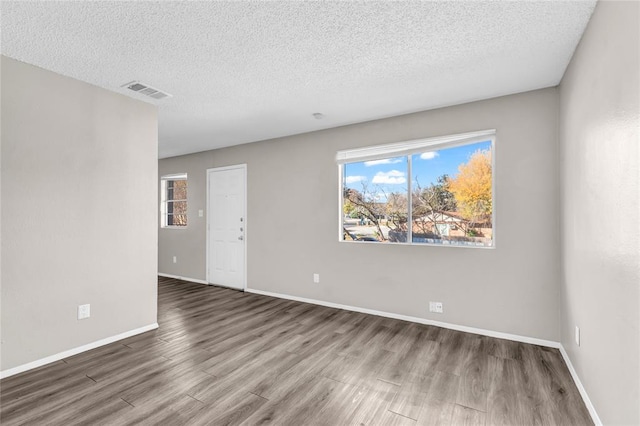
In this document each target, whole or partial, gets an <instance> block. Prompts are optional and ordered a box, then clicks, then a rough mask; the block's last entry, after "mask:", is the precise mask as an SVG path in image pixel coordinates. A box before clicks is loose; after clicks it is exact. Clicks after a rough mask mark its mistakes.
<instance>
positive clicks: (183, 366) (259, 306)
mask: <svg viewBox="0 0 640 426" xmlns="http://www.w3.org/2000/svg"><path fill="white" fill-rule="evenodd" d="M158 299H159V313H158V315H159V324H160V328H159V329H158V330H155V331H151V332H148V333H145V334H142V335H139V336H134V337H131V338H128V339H125V340H122V341H119V342H116V343H113V344H110V345H107V346H103V347H101V348H98V349H95V350H92V351H89V352H85V353H82V354H79V355H76V356H73V357H70V358H67V359H64V360H62V361H58V362H56V363H53V364H50V365H48V366H45V367H41V368H39V369H36V370H32V371H29V372H26V373H23V374H20V375H17V376H13V377H9V378H7V379H4V380H2V381H1V382H0V398H1V410H0V421H1V423H2V424H3V425H18V424H19V425H22V424H28V425H97V424H104V425H133V424H148V425H155V424H158V425H204V424H210V425H237V424H246V425H257V424H275V425H361V424H364V425H369V424H376V425H537V424H540V425H587V424H593V423H592V422H591V419H590V417H589V414H588V412H587V409H586V408H585V406H584V403H583V402H582V400H581V398H580V395H579V393H578V390H577V389H576V386H575V385H574V383H573V381H572V379H571V376H570V374H569V371H568V370H567V367H566V365H565V364H564V361H563V360H562V357H561V355H560V353H559V351H558V350H556V349H550V348H544V347H539V346H533V345H528V344H523V343H516V342H512V341H507V340H501V339H495V338H490V337H485V336H479V335H474V334H468V333H462V332H458V331H453V330H449V329H443V328H438V327H432V326H425V325H420V324H414V323H409V322H404V321H399V320H393V319H388V318H383V317H377V316H372V315H366V314H360V313H354V312H348V311H343V310H340V309H332V308H325V307H321V306H315V305H309V304H304V303H299V302H293V301H287V300H281V299H276V298H271V297H266V296H259V295H254V294H249V293H241V292H236V291H233V290H228V289H223V288H217V287H211V286H204V285H199V284H192V283H187V282H183V281H179V280H174V279H166V278H160V279H159V295H158Z"/></svg>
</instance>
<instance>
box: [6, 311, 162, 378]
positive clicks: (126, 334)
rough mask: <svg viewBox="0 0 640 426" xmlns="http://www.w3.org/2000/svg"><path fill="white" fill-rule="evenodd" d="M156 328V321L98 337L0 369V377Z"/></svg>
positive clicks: (31, 368)
mask: <svg viewBox="0 0 640 426" xmlns="http://www.w3.org/2000/svg"><path fill="white" fill-rule="evenodd" d="M156 328H158V323H157V322H156V323H153V324H149V325H146V326H144V327H140V328H136V329H133V330H129V331H125V332H124V333H120V334H116V335H115V336H111V337H107V338H105V339H100V340H97V341H95V342H92V343H88V344H86V345H82V346H78V347H77V348H73V349H69V350H66V351H63V352H60V353H57V354H55V355H51V356H48V357H45V358H41V359H38V360H36V361H32V362H28V363H26V364H22V365H19V366H17V367H13V368H10V369H8V370H4V371H0V379H4V378H5V377H10V376H14V375H16V374H19V373H23V372H25V371H28V370H33V369H34V368H38V367H42V366H43V365H47V364H51V363H52V362H56V361H60V360H61V359H64V358H68V357H70V356H73V355H77V354H79V353H81V352H86V351H89V350H91V349H95V348H98V347H100V346H104V345H108V344H109V343H113V342H117V341H118V340H122V339H126V338H127V337H131V336H135V335H137V334H142V333H146V332H147V331H151V330H155V329H156Z"/></svg>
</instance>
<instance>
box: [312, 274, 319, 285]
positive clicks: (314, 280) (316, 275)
mask: <svg viewBox="0 0 640 426" xmlns="http://www.w3.org/2000/svg"><path fill="white" fill-rule="evenodd" d="M313 282H314V283H316V284H317V283H319V282H320V274H313Z"/></svg>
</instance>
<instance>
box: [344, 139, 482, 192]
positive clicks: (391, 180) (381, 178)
mask: <svg viewBox="0 0 640 426" xmlns="http://www.w3.org/2000/svg"><path fill="white" fill-rule="evenodd" d="M490 148H491V142H490V141H486V142H478V143H474V144H470V145H464V146H459V147H455V148H448V149H441V150H438V151H427V152H423V153H421V154H415V155H413V156H412V158H411V166H412V185H414V187H415V185H416V182H417V183H418V184H419V185H420V186H422V187H427V186H429V185H430V184H431V183H436V182H437V179H438V177H439V176H442V175H443V174H448V175H449V176H451V177H453V176H455V175H456V174H457V173H458V167H459V166H460V165H461V164H464V163H466V162H467V161H469V158H470V157H471V155H473V153H474V152H476V151H478V150H487V149H490ZM407 179H408V176H407V157H397V158H386V159H383V160H373V161H364V162H360V163H349V164H345V165H344V184H345V185H346V186H347V187H348V188H353V189H356V190H358V191H362V188H363V184H364V185H366V186H367V191H368V192H371V193H377V194H379V195H378V198H379V199H380V201H384V198H385V197H384V195H383V194H385V193H386V194H390V193H392V192H401V193H405V194H406V192H407Z"/></svg>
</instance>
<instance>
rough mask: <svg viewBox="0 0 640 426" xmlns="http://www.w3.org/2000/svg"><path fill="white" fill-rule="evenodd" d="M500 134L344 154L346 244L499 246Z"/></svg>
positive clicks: (342, 226) (340, 156)
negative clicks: (496, 172)
mask: <svg viewBox="0 0 640 426" xmlns="http://www.w3.org/2000/svg"><path fill="white" fill-rule="evenodd" d="M494 135H495V132H494V131H484V132H475V133H466V134H462V135H453V136H447V137H440V138H432V139H422V140H416V141H408V142H401V143H397V144H390V145H379V146H372V147H367V148H359V149H354V150H347V151H340V152H338V155H337V161H338V164H339V167H340V172H341V173H340V194H341V195H340V238H341V240H342V241H360V242H362V241H364V242H367V241H368V242H378V243H400V244H434V245H449V246H465V247H493V246H494V214H493V198H494V194H493V151H494V142H495V136H494Z"/></svg>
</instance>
